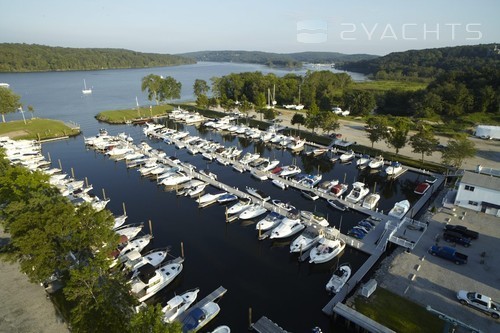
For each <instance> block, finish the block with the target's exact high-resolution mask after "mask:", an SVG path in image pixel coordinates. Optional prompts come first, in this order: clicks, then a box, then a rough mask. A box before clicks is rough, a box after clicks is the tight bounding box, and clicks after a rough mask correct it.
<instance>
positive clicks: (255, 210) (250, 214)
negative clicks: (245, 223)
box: [238, 204, 267, 220]
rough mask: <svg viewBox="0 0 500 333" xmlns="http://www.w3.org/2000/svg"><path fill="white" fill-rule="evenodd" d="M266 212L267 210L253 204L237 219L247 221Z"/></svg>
mask: <svg viewBox="0 0 500 333" xmlns="http://www.w3.org/2000/svg"><path fill="white" fill-rule="evenodd" d="M266 212H267V209H266V208H264V207H263V206H261V205H259V204H253V205H251V206H250V207H248V208H247V209H245V210H244V211H242V212H241V213H240V215H239V216H238V217H239V218H240V219H242V220H249V219H252V218H254V217H257V216H260V215H262V214H264V213H266Z"/></svg>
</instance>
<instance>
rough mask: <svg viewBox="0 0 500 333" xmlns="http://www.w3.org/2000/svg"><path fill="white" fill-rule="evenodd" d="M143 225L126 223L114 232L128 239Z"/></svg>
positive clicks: (139, 230) (135, 234) (137, 232)
mask: <svg viewBox="0 0 500 333" xmlns="http://www.w3.org/2000/svg"><path fill="white" fill-rule="evenodd" d="M143 227H144V224H142V223H141V224H136V225H133V224H132V225H131V224H128V225H125V226H122V227H121V228H119V229H116V230H115V232H116V233H117V234H118V235H119V236H123V237H125V238H126V239H127V240H130V239H133V238H134V237H135V236H137V235H138V234H139V232H141V230H142V228H143Z"/></svg>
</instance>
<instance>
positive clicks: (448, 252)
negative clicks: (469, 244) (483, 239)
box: [429, 245, 468, 265]
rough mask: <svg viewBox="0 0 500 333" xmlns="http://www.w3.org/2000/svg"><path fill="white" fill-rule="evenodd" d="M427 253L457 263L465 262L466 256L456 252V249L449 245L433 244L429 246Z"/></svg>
mask: <svg viewBox="0 0 500 333" xmlns="http://www.w3.org/2000/svg"><path fill="white" fill-rule="evenodd" d="M429 253H430V254H432V255H433V256H438V257H441V258H444V259H448V260H450V261H453V262H454V263H455V264H457V265H463V264H466V263H467V258H468V257H467V256H466V255H465V254H463V253H460V252H457V250H455V249H454V248H452V247H449V246H437V245H433V246H431V247H430V248H429Z"/></svg>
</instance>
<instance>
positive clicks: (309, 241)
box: [290, 226, 323, 253]
mask: <svg viewBox="0 0 500 333" xmlns="http://www.w3.org/2000/svg"><path fill="white" fill-rule="evenodd" d="M322 237H323V235H322V233H320V232H319V231H318V229H317V228H316V227H314V226H309V227H307V228H306V229H304V231H303V232H302V233H301V234H300V235H299V236H298V237H297V238H295V239H294V240H293V241H292V243H290V253H298V252H301V251H307V250H309V249H310V248H311V247H313V246H314V245H315V244H316V243H317V242H318V241H319V240H320V239H321V238H322Z"/></svg>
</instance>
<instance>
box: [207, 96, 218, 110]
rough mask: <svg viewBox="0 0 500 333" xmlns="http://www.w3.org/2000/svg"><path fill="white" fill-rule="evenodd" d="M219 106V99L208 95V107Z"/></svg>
mask: <svg viewBox="0 0 500 333" xmlns="http://www.w3.org/2000/svg"><path fill="white" fill-rule="evenodd" d="M218 106H219V100H218V99H217V97H210V98H209V99H208V107H209V108H216V107H218Z"/></svg>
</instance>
